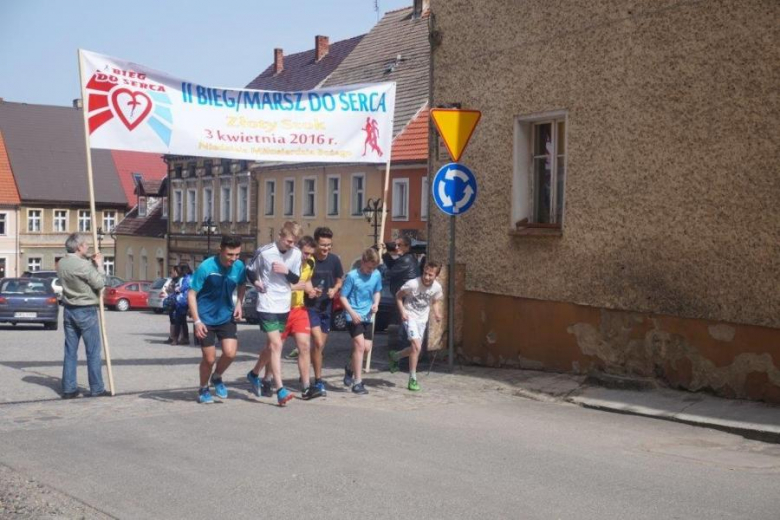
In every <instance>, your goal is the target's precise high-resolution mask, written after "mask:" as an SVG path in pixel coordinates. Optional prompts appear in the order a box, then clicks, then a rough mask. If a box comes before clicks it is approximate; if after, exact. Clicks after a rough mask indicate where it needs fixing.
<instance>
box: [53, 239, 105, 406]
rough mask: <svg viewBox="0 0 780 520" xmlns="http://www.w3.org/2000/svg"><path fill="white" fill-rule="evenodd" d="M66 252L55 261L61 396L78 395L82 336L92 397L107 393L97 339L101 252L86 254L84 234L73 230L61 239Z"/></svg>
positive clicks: (98, 336)
mask: <svg viewBox="0 0 780 520" xmlns="http://www.w3.org/2000/svg"><path fill="white" fill-rule="evenodd" d="M65 249H66V250H67V252H68V254H67V256H66V257H65V258H63V259H61V260H60V261H59V263H58V264H57V276H58V277H59V279H60V283H61V284H62V302H63V305H64V307H65V310H64V311H63V314H62V323H63V327H64V329H65V358H64V361H63V364H62V398H63V399H73V398H74V397H78V395H79V388H78V381H77V377H76V367H77V366H78V349H79V340H80V339H84V349H85V350H86V352H87V375H88V377H89V393H90V396H92V397H99V396H106V395H111V394H110V393H109V392H108V391H106V389H105V386H104V385H103V372H102V360H101V358H100V350H101V349H102V348H103V345H102V342H101V338H100V321H99V319H98V305H99V304H100V300H99V298H100V290H101V289H102V288H103V286H104V285H105V284H106V277H105V274H104V273H103V255H102V254H100V253H95V255H94V256H93V257H92V258H91V259H90V258H89V257H88V256H87V251H89V243H88V242H87V238H86V237H85V236H84V235H80V234H78V233H73V234H71V235H70V236H68V239H67V240H66V241H65Z"/></svg>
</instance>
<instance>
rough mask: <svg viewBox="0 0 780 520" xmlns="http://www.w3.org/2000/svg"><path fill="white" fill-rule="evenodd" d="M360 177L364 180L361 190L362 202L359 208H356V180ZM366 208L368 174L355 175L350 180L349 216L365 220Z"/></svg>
mask: <svg viewBox="0 0 780 520" xmlns="http://www.w3.org/2000/svg"><path fill="white" fill-rule="evenodd" d="M358 177H360V178H361V179H362V181H363V182H362V187H361V188H360V198H361V202H360V204H359V207H355V206H356V204H355V203H356V202H357V194H358V193H357V192H356V191H355V179H356V178H358ZM365 207H366V174H365V173H353V174H352V175H351V176H350V178H349V214H350V216H351V217H352V218H364V217H363V208H365Z"/></svg>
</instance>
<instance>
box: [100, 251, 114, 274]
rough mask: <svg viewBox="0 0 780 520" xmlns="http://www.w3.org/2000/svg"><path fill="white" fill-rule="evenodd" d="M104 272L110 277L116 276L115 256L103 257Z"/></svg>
mask: <svg viewBox="0 0 780 520" xmlns="http://www.w3.org/2000/svg"><path fill="white" fill-rule="evenodd" d="M103 271H104V272H105V273H106V274H107V275H108V276H114V257H113V256H104V257H103Z"/></svg>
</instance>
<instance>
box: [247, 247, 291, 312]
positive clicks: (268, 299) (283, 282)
mask: <svg viewBox="0 0 780 520" xmlns="http://www.w3.org/2000/svg"><path fill="white" fill-rule="evenodd" d="M274 262H281V263H283V264H284V265H286V266H287V269H289V271H290V272H291V273H295V274H297V275H299V276H300V274H301V251H300V250H299V249H298V248H297V247H293V248H290V249H288V250H287V251H285V252H284V253H282V252H280V251H279V247H277V245H276V242H271V243H270V244H267V245H264V246H263V247H261V248H260V249H258V250H257V251H256V252H255V257H254V258H253V259H252V262H251V263H250V264H249V269H251V270H252V271H254V272H255V274H257V277H258V279H259V280H260V281H261V282H263V286H264V287H265V292H262V293H258V295H257V312H267V313H273V314H284V313H286V312H290V296H291V295H292V288H291V286H290V282H289V281H288V280H287V278H286V277H285V275H283V274H279V273H275V272H273V264H274Z"/></svg>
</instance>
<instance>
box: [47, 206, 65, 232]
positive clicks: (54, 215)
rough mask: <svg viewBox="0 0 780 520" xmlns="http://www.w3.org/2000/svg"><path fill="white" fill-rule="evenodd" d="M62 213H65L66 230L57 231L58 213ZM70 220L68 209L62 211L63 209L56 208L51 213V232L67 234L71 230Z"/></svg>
mask: <svg viewBox="0 0 780 520" xmlns="http://www.w3.org/2000/svg"><path fill="white" fill-rule="evenodd" d="M58 211H62V212H64V213H65V228H64V229H57V220H58V219H57V212H58ZM69 220H70V210H68V209H62V208H55V209H53V210H52V212H51V230H52V232H53V233H67V232H68V229H69V228H70V226H69V225H68V224H69Z"/></svg>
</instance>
